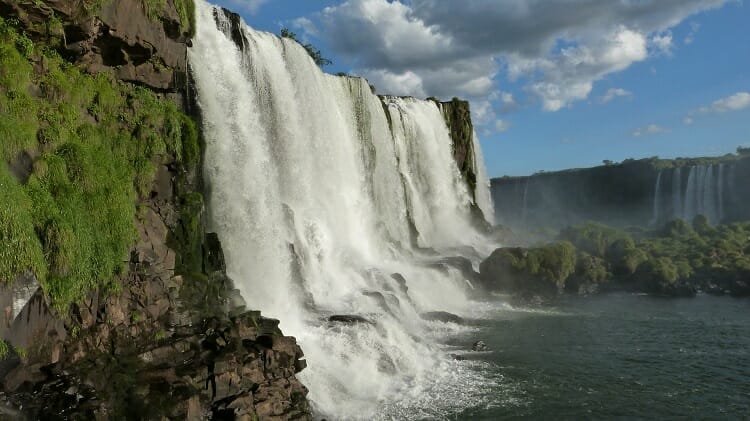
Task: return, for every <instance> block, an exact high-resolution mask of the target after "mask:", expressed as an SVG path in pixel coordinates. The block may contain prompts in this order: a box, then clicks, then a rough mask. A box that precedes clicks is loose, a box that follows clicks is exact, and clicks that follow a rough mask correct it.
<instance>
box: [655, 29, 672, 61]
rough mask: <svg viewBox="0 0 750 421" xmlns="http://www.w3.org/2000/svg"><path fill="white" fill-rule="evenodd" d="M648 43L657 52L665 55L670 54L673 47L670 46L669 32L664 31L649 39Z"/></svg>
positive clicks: (670, 34) (670, 37)
mask: <svg viewBox="0 0 750 421" xmlns="http://www.w3.org/2000/svg"><path fill="white" fill-rule="evenodd" d="M649 42H650V43H651V45H652V46H653V48H655V49H656V50H657V51H659V52H661V53H663V54H666V55H671V54H672V47H674V44H672V32H671V31H665V32H663V33H659V34H655V35H654V36H652V37H651V39H650V40H649Z"/></svg>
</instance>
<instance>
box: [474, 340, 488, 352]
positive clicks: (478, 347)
mask: <svg viewBox="0 0 750 421" xmlns="http://www.w3.org/2000/svg"><path fill="white" fill-rule="evenodd" d="M471 349H472V350H473V351H477V352H481V351H487V350H489V348H488V347H487V344H486V343H484V341H476V342H474V344H473V345H471Z"/></svg>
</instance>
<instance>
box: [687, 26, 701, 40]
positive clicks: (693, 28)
mask: <svg viewBox="0 0 750 421" xmlns="http://www.w3.org/2000/svg"><path fill="white" fill-rule="evenodd" d="M700 29H701V24H700V23H698V22H690V32H688V34H687V35H686V36H685V41H684V42H685V45H690V44H692V43H693V41H695V36H696V35H697V34H698V31H699V30H700Z"/></svg>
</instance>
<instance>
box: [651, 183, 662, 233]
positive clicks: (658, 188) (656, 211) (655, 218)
mask: <svg viewBox="0 0 750 421" xmlns="http://www.w3.org/2000/svg"><path fill="white" fill-rule="evenodd" d="M660 201H661V171H659V174H658V175H657V176H656V184H655V185H654V215H653V216H652V217H651V223H650V224H649V225H651V226H655V225H656V224H657V223H658V222H659V204H660V203H659V202H660Z"/></svg>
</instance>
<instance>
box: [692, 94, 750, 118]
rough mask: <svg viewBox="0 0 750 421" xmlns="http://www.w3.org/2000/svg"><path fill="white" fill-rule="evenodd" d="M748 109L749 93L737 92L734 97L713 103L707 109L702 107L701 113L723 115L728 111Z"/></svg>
mask: <svg viewBox="0 0 750 421" xmlns="http://www.w3.org/2000/svg"><path fill="white" fill-rule="evenodd" d="M748 107H750V93H748V92H737V93H736V94H734V95H731V96H728V97H726V98H722V99H718V100H716V101H714V102H713V103H712V104H711V106H709V107H702V108H701V109H700V110H699V111H700V112H702V113H708V112H714V113H725V112H728V111H739V110H742V109H745V108H748Z"/></svg>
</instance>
